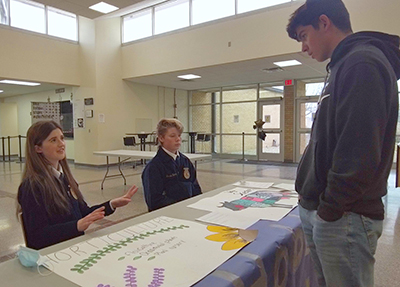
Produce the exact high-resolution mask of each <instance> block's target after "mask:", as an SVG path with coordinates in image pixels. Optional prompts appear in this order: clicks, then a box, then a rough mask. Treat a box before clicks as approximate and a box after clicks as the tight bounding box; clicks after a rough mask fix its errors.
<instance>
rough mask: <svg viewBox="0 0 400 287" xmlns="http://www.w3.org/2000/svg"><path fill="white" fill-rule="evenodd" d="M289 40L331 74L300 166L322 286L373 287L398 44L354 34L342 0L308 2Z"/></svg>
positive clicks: (306, 222) (303, 210)
mask: <svg viewBox="0 0 400 287" xmlns="http://www.w3.org/2000/svg"><path fill="white" fill-rule="evenodd" d="M287 32H288V34H289V37H291V38H293V39H295V40H297V41H299V42H301V43H302V51H303V52H307V53H308V55H310V56H311V57H312V58H314V59H315V60H317V61H319V62H322V61H325V60H327V59H330V63H329V64H328V66H327V71H328V75H327V77H326V81H325V87H324V90H323V92H322V95H321V97H320V100H319V104H318V110H317V112H316V115H315V119H314V123H313V127H312V131H311V139H310V143H309V145H308V146H307V148H306V150H305V151H304V155H303V157H302V159H301V161H300V163H299V167H298V172H297V179H296V190H297V192H298V193H299V198H300V200H299V208H300V218H301V221H302V225H303V229H304V232H305V235H306V239H307V244H308V246H309V248H310V250H311V255H312V258H313V261H314V263H315V267H316V271H317V275H318V281H319V284H320V285H321V286H340V287H343V286H373V285H374V263H375V259H374V254H375V251H376V247H377V241H378V238H379V237H380V235H381V232H382V221H383V218H384V206H383V203H382V199H381V198H382V196H384V195H385V194H386V192H387V178H388V176H389V172H390V169H391V166H392V160H393V152H394V146H395V134H396V123H397V114H398V88H397V79H399V78H400V52H399V37H397V36H393V35H388V34H383V33H378V32H359V33H353V32H352V29H351V24H350V17H349V13H348V11H347V9H346V7H345V6H344V4H343V2H342V1H341V0H307V1H306V3H305V4H304V5H302V6H301V7H300V8H298V9H297V10H296V11H295V12H294V13H293V14H292V16H291V18H290V20H289V24H288V26H287Z"/></svg>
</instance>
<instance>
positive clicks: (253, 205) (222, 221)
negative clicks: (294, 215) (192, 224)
mask: <svg viewBox="0 0 400 287" xmlns="http://www.w3.org/2000/svg"><path fill="white" fill-rule="evenodd" d="M252 185H257V184H252ZM259 186H261V185H259ZM265 186H268V188H266V189H252V188H247V189H246V188H242V187H235V188H232V189H230V190H226V191H222V192H220V193H219V194H217V195H214V196H212V197H208V198H203V199H200V200H199V201H197V202H195V203H193V204H190V205H188V207H190V208H196V209H201V210H206V211H210V212H211V214H207V215H205V216H202V217H200V218H197V220H199V221H203V222H209V223H213V224H219V225H224V226H229V227H236V228H247V227H248V226H250V225H252V224H253V223H255V222H257V221H258V220H260V219H265V220H274V221H278V220H280V219H281V218H282V217H284V216H285V215H286V214H287V213H289V212H290V211H291V210H292V209H293V208H294V207H295V206H297V202H298V197H297V194H295V193H293V192H290V191H289V192H288V191H284V190H282V189H281V188H274V187H273V183H267V184H266V185H265Z"/></svg>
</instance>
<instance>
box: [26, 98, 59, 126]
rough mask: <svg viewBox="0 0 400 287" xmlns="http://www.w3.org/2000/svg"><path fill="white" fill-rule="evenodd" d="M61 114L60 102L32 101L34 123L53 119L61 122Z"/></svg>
mask: <svg viewBox="0 0 400 287" xmlns="http://www.w3.org/2000/svg"><path fill="white" fill-rule="evenodd" d="M60 115H61V112H60V103H59V102H53V103H48V102H32V124H34V123H36V122H38V121H43V120H53V121H55V122H57V123H60Z"/></svg>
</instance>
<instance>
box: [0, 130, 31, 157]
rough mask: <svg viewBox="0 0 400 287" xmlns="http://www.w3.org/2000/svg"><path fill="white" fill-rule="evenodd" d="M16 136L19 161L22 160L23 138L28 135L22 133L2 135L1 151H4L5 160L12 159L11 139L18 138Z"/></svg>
mask: <svg viewBox="0 0 400 287" xmlns="http://www.w3.org/2000/svg"><path fill="white" fill-rule="evenodd" d="M16 138H17V139H18V158H19V161H20V162H22V139H23V138H26V136H21V135H18V136H6V137H1V151H2V159H3V162H5V161H11V139H16ZM6 143H7V144H6ZM6 145H7V154H6Z"/></svg>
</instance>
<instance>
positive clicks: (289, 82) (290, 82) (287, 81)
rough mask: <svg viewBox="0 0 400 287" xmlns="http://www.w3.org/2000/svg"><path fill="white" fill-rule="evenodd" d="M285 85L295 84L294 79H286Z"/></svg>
mask: <svg viewBox="0 0 400 287" xmlns="http://www.w3.org/2000/svg"><path fill="white" fill-rule="evenodd" d="M285 86H293V80H285Z"/></svg>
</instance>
